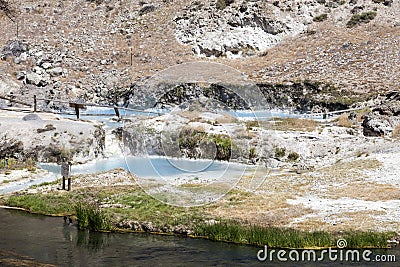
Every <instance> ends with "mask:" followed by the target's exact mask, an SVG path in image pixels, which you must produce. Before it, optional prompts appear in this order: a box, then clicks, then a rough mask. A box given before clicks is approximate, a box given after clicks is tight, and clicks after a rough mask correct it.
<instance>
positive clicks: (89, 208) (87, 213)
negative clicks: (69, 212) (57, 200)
mask: <svg viewBox="0 0 400 267" xmlns="http://www.w3.org/2000/svg"><path fill="white" fill-rule="evenodd" d="M75 213H76V217H77V220H78V228H79V229H89V230H91V231H104V230H105V231H109V230H111V228H112V227H111V219H110V217H109V216H108V215H107V214H105V212H104V211H103V210H101V209H100V208H99V206H98V205H96V204H94V203H88V202H79V203H77V204H76V205H75Z"/></svg>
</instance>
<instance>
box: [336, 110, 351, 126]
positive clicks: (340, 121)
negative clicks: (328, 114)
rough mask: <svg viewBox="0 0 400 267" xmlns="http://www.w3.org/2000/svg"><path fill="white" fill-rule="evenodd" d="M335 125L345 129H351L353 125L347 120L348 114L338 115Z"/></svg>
mask: <svg viewBox="0 0 400 267" xmlns="http://www.w3.org/2000/svg"><path fill="white" fill-rule="evenodd" d="M336 121H337V125H338V126H340V127H346V128H351V127H353V123H352V122H351V121H350V119H349V114H348V113H345V114H342V115H340V116H339V117H338V118H337V119H336Z"/></svg>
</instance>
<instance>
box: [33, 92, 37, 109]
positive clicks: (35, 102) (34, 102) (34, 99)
mask: <svg viewBox="0 0 400 267" xmlns="http://www.w3.org/2000/svg"><path fill="white" fill-rule="evenodd" d="M33 112H37V99H36V95H34V96H33Z"/></svg>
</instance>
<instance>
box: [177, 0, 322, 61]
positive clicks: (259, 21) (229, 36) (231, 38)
mask: <svg viewBox="0 0 400 267" xmlns="http://www.w3.org/2000/svg"><path fill="white" fill-rule="evenodd" d="M291 2H292V1H291ZM280 4H281V5H282V6H279V2H278V4H276V5H273V4H272V3H267V1H243V0H242V1H206V2H205V3H202V2H199V1H196V2H194V3H192V4H191V5H190V6H188V7H187V8H186V9H185V10H184V12H183V14H182V15H180V16H178V17H176V18H175V22H176V24H177V29H176V37H177V39H178V40H179V41H180V42H182V43H184V44H191V45H193V52H194V53H195V54H197V55H202V56H206V57H219V56H228V57H235V56H241V55H253V54H254V52H255V51H263V50H265V49H267V48H269V47H272V46H274V45H276V44H278V43H279V42H281V41H282V40H283V39H284V38H286V37H290V36H295V35H297V34H299V33H301V32H304V31H305V30H306V29H307V24H309V23H311V22H312V16H313V14H314V13H315V12H316V10H317V8H319V7H321V5H320V4H318V3H315V4H313V5H296V4H295V3H290V2H287V3H280Z"/></svg>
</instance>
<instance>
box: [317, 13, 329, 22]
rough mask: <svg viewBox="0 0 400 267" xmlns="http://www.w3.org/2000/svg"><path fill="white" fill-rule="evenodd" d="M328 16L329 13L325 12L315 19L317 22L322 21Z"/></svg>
mask: <svg viewBox="0 0 400 267" xmlns="http://www.w3.org/2000/svg"><path fill="white" fill-rule="evenodd" d="M327 18H328V14H326V13H324V14H321V15H319V16H316V17H314V18H313V21H315V22H321V21H324V20H326V19H327Z"/></svg>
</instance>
